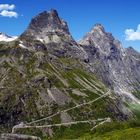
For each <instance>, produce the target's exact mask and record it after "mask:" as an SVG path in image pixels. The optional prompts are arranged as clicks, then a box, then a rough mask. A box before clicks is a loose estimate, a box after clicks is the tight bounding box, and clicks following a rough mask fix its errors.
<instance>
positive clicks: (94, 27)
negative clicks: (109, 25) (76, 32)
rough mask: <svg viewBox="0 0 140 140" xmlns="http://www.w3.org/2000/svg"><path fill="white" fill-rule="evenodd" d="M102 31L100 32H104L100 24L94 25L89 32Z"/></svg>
mask: <svg viewBox="0 0 140 140" xmlns="http://www.w3.org/2000/svg"><path fill="white" fill-rule="evenodd" d="M97 30H98V31H99V30H100V31H102V32H105V29H104V27H103V25H102V24H100V23H96V24H95V25H94V26H93V28H92V30H91V32H94V31H97Z"/></svg>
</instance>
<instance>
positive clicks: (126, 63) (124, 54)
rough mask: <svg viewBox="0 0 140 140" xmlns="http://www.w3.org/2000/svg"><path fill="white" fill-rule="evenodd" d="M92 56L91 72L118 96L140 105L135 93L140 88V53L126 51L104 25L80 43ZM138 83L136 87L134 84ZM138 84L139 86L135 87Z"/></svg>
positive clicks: (99, 26) (97, 27) (88, 34)
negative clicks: (133, 93) (133, 92)
mask: <svg viewBox="0 0 140 140" xmlns="http://www.w3.org/2000/svg"><path fill="white" fill-rule="evenodd" d="M79 43H80V44H81V45H83V48H84V50H85V51H86V52H87V54H88V56H89V63H90V65H91V70H92V71H93V72H95V73H97V75H98V76H99V77H101V79H102V80H103V81H104V83H105V84H106V85H107V86H108V87H110V88H111V89H113V90H114V91H115V93H117V94H118V95H120V96H122V97H124V98H125V99H130V100H131V101H132V102H133V101H134V102H138V103H140V102H139V101H138V100H137V99H136V98H135V97H134V96H133V95H132V94H131V92H132V91H133V90H135V89H138V90H139V88H140V72H139V71H140V59H139V58H140V54H139V53H138V52H136V51H135V50H134V49H132V48H128V49H124V48H123V47H122V45H121V43H120V42H119V41H118V40H116V39H115V38H114V37H113V36H112V34H110V33H106V32H105V29H104V27H103V26H102V25H101V24H96V25H95V26H94V27H93V29H92V30H91V31H90V32H89V33H87V34H86V36H85V37H84V38H83V39H82V40H81V41H80V42H79ZM134 83H135V84H134ZM134 85H135V86H134Z"/></svg>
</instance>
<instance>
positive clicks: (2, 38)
mask: <svg viewBox="0 0 140 140" xmlns="http://www.w3.org/2000/svg"><path fill="white" fill-rule="evenodd" d="M17 38H18V37H17V36H8V35H6V34H4V33H0V41H5V42H10V41H13V40H15V39H17Z"/></svg>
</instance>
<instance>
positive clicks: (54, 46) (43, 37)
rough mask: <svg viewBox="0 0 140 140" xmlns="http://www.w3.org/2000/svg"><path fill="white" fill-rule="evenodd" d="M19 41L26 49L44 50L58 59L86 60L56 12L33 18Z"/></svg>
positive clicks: (45, 12) (82, 51) (81, 49)
mask: <svg viewBox="0 0 140 140" xmlns="http://www.w3.org/2000/svg"><path fill="white" fill-rule="evenodd" d="M20 40H22V42H23V45H24V46H27V48H33V49H35V50H46V51H48V52H49V53H51V54H53V55H55V56H58V57H63V56H65V57H76V58H79V59H82V60H87V59H88V56H87V54H86V52H85V51H84V50H83V48H82V47H80V46H79V45H78V44H77V43H76V41H75V40H74V39H73V38H72V36H71V34H70V32H69V29H68V25H67V23H66V22H65V21H64V20H62V19H61V18H60V17H59V15H58V13H57V11H56V10H53V9H52V10H51V11H44V12H42V13H40V14H39V15H37V16H36V17H34V18H33V19H32V20H31V22H30V24H29V26H28V28H27V29H26V31H25V32H24V33H23V34H21V36H20Z"/></svg>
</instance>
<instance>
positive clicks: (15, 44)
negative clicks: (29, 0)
mask: <svg viewBox="0 0 140 140" xmlns="http://www.w3.org/2000/svg"><path fill="white" fill-rule="evenodd" d="M139 119H140V53H139V52H137V51H135V50H134V49H133V48H132V47H129V48H123V47H122V45H121V42H120V41H118V40H117V39H115V38H114V37H113V35H112V34H111V33H108V32H106V31H105V29H104V27H103V26H102V25H101V24H95V25H94V26H93V28H92V29H91V31H90V32H88V33H87V34H86V35H85V36H84V37H83V38H82V39H81V40H80V41H78V42H76V41H75V40H74V39H73V37H72V36H71V34H70V32H69V28H68V25H67V23H66V22H65V21H64V20H63V19H61V18H60V17H59V15H58V13H57V11H56V10H53V9H52V10H50V11H44V12H42V13H40V14H38V15H37V16H35V17H34V18H33V19H32V20H31V22H30V24H29V26H28V27H27V29H26V30H25V31H24V32H23V33H22V34H21V35H20V36H19V37H10V36H8V35H6V34H4V33H0V134H1V138H0V140H48V139H54V140H55V139H56V140H59V139H60V140H64V139H70V140H72V139H78V140H90V139H92V140H139V139H140V122H139Z"/></svg>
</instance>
